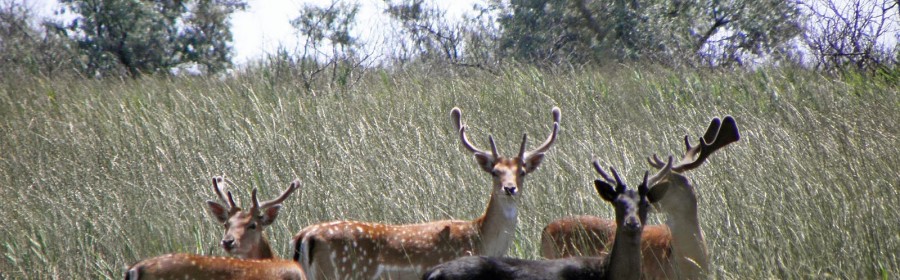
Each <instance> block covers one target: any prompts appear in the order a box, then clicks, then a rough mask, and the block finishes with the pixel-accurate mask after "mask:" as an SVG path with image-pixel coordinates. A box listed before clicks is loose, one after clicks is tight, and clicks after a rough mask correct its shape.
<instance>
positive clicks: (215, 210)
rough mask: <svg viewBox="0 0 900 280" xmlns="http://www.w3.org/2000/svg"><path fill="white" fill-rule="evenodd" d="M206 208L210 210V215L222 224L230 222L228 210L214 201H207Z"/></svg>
mask: <svg viewBox="0 0 900 280" xmlns="http://www.w3.org/2000/svg"><path fill="white" fill-rule="evenodd" d="M206 206H207V208H208V209H209V213H210V214H212V215H213V217H216V220H218V221H219V222H220V223H224V222H226V221H228V214H230V213H228V208H225V206H222V204H219V203H218V202H215V201H212V200H207V201H206Z"/></svg>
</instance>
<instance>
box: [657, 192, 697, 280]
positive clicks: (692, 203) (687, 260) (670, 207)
mask: <svg viewBox="0 0 900 280" xmlns="http://www.w3.org/2000/svg"><path fill="white" fill-rule="evenodd" d="M670 179H672V180H671V182H672V183H674V184H677V186H676V185H673V186H672V187H675V188H672V187H670V188H669V193H667V194H666V196H665V197H664V198H663V200H662V201H660V203H661V204H663V209H664V210H665V211H666V212H667V219H666V225H668V226H669V229H670V230H671V231H672V256H673V258H674V259H675V260H676V261H677V262H678V264H677V265H678V267H679V270H680V271H681V272H682V273H687V274H688V275H692V276H687V275H683V276H686V277H691V278H695V277H699V276H700V275H701V274H699V273H702V271H707V268H708V264H709V262H708V255H707V251H706V242H705V241H704V240H705V239H704V237H703V229H702V228H701V227H700V219H699V217H698V214H697V194H696V193H695V192H694V188H693V187H692V186H691V185H690V183H689V182H688V181H687V178H685V177H683V176H672V177H671V178H670ZM673 190H674V191H675V192H672V191H673Z"/></svg>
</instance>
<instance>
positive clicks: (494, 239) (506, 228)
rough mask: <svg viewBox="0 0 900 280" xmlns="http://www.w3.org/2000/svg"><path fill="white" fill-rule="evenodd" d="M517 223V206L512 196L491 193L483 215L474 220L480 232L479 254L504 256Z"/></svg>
mask: <svg viewBox="0 0 900 280" xmlns="http://www.w3.org/2000/svg"><path fill="white" fill-rule="evenodd" d="M517 223H518V208H517V206H516V200H515V198H514V197H511V196H507V195H505V194H497V193H492V194H491V199H490V200H489V201H488V206H487V209H485V211H484V215H481V217H479V218H478V219H476V220H475V225H476V227H478V232H479V234H480V246H476V248H477V250H480V252H477V254H479V255H487V256H493V257H500V256H505V255H506V252H507V251H508V250H509V247H510V245H511V244H512V240H513V236H514V235H515V233H516V224H517Z"/></svg>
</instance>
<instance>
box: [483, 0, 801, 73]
mask: <svg viewBox="0 0 900 280" xmlns="http://www.w3.org/2000/svg"><path fill="white" fill-rule="evenodd" d="M491 1H492V6H493V7H495V11H496V12H498V13H499V14H500V19H499V20H498V22H499V24H500V25H501V27H502V32H501V33H502V36H501V46H500V48H501V51H503V52H505V53H506V54H508V55H509V56H511V57H513V58H516V59H520V60H526V61H531V62H538V63H550V64H559V63H573V62H574V63H606V62H607V61H616V62H621V61H633V60H650V61H657V62H665V63H672V62H673V61H674V62H675V63H678V62H688V63H692V64H694V63H696V62H702V63H706V64H709V65H712V66H720V65H729V64H743V63H744V60H745V59H747V58H753V56H765V55H767V54H769V53H772V52H774V51H777V50H778V48H779V47H783V46H784V45H785V44H787V43H788V42H790V41H791V40H792V39H793V38H795V37H796V36H797V35H798V34H799V33H800V31H801V29H800V26H799V19H800V13H799V10H798V8H797V6H796V4H795V3H794V2H790V1H781V0H762V1H753V0H734V1H715V0H710V1H703V2H692V1H682V0H655V1H636V0H631V1H626V0H616V1H597V0H595V1H590V0H575V1H564V0H511V1H509V2H506V1H503V0H491Z"/></svg>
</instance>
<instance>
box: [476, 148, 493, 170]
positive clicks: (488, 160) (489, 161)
mask: <svg viewBox="0 0 900 280" xmlns="http://www.w3.org/2000/svg"><path fill="white" fill-rule="evenodd" d="M475 162H477V163H478V166H479V167H481V169H482V170H484V171H486V172H487V173H491V172H494V157H493V156H491V155H487V154H483V153H475Z"/></svg>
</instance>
